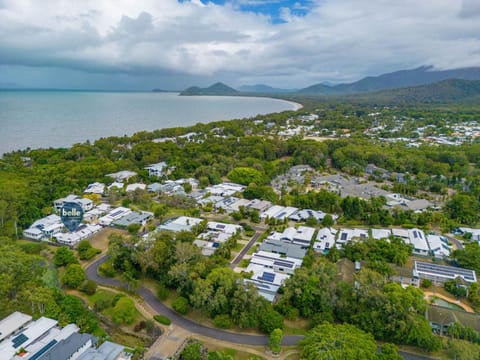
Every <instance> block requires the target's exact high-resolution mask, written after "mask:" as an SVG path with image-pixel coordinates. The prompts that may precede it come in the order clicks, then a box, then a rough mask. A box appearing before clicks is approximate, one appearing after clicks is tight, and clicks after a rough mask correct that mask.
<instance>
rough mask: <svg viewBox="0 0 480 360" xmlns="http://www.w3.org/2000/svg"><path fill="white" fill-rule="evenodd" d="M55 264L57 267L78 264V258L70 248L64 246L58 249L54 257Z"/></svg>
mask: <svg viewBox="0 0 480 360" xmlns="http://www.w3.org/2000/svg"><path fill="white" fill-rule="evenodd" d="M53 263H54V264H55V266H58V267H60V266H66V265H69V264H77V263H78V261H77V258H76V257H75V255H74V254H73V251H71V250H70V249H69V248H68V247H66V246H62V247H60V248H58V249H57V251H56V252H55V256H54V257H53Z"/></svg>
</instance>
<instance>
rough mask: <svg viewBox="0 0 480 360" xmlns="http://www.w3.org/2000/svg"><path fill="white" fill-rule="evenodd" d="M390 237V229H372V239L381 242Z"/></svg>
mask: <svg viewBox="0 0 480 360" xmlns="http://www.w3.org/2000/svg"><path fill="white" fill-rule="evenodd" d="M390 236H392V231H391V230H390V229H372V239H375V240H381V239H387V240H388V238H390Z"/></svg>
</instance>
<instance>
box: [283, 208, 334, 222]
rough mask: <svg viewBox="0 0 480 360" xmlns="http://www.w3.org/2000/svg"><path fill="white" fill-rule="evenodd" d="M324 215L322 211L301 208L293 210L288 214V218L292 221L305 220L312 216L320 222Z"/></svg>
mask: <svg viewBox="0 0 480 360" xmlns="http://www.w3.org/2000/svg"><path fill="white" fill-rule="evenodd" d="M325 215H327V214H326V213H324V212H323V211H316V210H310V209H303V210H298V211H296V212H294V213H293V214H292V215H290V217H289V219H290V220H293V221H306V220H307V219H309V218H314V219H315V220H317V221H318V222H321V221H322V220H323V219H324V218H325Z"/></svg>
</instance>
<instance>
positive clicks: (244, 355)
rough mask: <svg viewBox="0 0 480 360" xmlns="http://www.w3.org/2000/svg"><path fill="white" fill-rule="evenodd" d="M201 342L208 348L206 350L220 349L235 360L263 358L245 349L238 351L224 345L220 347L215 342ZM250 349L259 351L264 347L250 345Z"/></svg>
mask: <svg viewBox="0 0 480 360" xmlns="http://www.w3.org/2000/svg"><path fill="white" fill-rule="evenodd" d="M203 344H204V345H205V346H206V347H207V348H208V351H210V352H213V351H220V352H223V353H224V354H226V355H230V356H231V357H232V358H234V359H235V360H264V359H265V358H264V357H260V356H258V355H254V354H252V353H249V352H247V351H240V350H236V349H231V348H226V347H221V346H219V345H217V344H214V343H211V342H203ZM252 350H256V351H260V352H263V351H264V350H265V349H264V347H259V346H257V347H252Z"/></svg>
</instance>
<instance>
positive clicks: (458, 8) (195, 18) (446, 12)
mask: <svg viewBox="0 0 480 360" xmlns="http://www.w3.org/2000/svg"><path fill="white" fill-rule="evenodd" d="M0 34H1V35H0V87H10V86H23V87H44V88H90V89H140V90H142V89H144V90H148V89H151V88H153V87H158V88H164V89H182V88H185V87H187V86H190V85H193V84H195V85H201V86H205V85H209V84H211V83H212V82H214V81H218V80H219V81H224V82H226V83H227V84H229V85H232V86H239V85H243V84H257V83H265V84H269V85H271V86H276V87H282V88H298V87H304V86H308V85H311V84H313V83H318V82H323V81H330V82H347V81H353V80H357V79H360V78H362V77H364V76H366V75H378V74H381V73H385V72H390V71H395V70H400V69H408V68H415V67H418V66H422V65H433V66H434V67H436V68H439V69H449V68H458V67H467V66H479V65H480V1H479V0H303V1H301V0H298V1H295V0H215V1H213V0H211V1H208V0H45V1H38V0H0Z"/></svg>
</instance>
